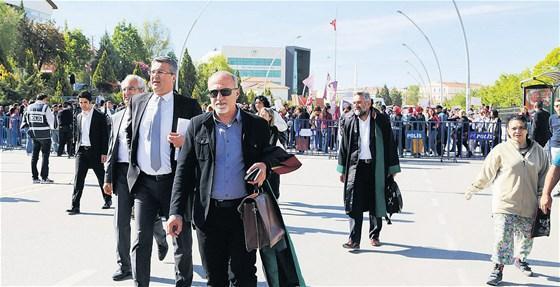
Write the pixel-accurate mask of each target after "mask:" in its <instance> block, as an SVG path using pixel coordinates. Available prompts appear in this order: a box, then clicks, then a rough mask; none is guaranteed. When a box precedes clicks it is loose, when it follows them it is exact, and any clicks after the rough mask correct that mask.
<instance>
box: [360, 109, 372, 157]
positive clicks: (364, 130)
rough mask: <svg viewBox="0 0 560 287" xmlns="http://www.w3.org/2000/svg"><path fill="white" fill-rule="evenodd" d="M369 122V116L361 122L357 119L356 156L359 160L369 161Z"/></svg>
mask: <svg viewBox="0 0 560 287" xmlns="http://www.w3.org/2000/svg"><path fill="white" fill-rule="evenodd" d="M370 122H371V115H368V116H367V119H366V120H365V121H363V120H362V119H361V118H360V117H358V123H359V125H360V154H359V156H358V158H359V159H371V151H370V150H369V133H370ZM374 132H375V131H374Z"/></svg>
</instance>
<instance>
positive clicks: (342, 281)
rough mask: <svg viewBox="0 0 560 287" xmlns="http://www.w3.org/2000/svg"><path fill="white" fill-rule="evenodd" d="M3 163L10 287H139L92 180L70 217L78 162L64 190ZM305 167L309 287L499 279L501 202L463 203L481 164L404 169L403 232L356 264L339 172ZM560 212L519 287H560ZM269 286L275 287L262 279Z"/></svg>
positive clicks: (163, 271)
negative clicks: (494, 252)
mask: <svg viewBox="0 0 560 287" xmlns="http://www.w3.org/2000/svg"><path fill="white" fill-rule="evenodd" d="M0 157H1V158H0V164H1V167H0V177H1V178H0V179H1V184H0V186H1V197H0V207H1V224H2V225H1V240H2V244H1V250H0V253H1V264H2V266H1V272H2V273H1V274H0V278H1V281H0V284H1V285H2V286H8V285H19V286H29V285H57V286H59V285H68V286H70V285H74V286H84V285H85V286H130V285H131V283H132V282H131V281H124V282H118V283H115V282H113V281H112V280H111V274H112V273H113V271H114V270H115V269H116V263H115V256H114V248H115V239H114V233H113V227H112V220H113V216H112V215H113V211H114V210H112V209H111V210H102V209H101V205H102V204H103V201H102V199H101V195H100V194H99V193H100V192H99V190H98V189H97V187H95V176H94V174H93V172H90V173H89V174H88V177H87V180H86V183H87V186H86V190H85V191H84V195H83V197H82V206H81V210H82V214H80V215H78V216H68V215H67V214H66V213H65V212H64V210H65V209H66V208H68V207H69V204H70V198H71V193H72V186H71V185H70V182H71V181H72V178H73V171H74V161H73V160H69V159H66V158H57V157H54V158H51V178H52V179H54V180H55V181H56V184H53V185H32V184H31V176H30V172H29V162H30V159H29V158H28V157H27V156H26V155H25V153H24V152H23V151H5V152H2V153H1V154H0ZM301 160H302V162H303V167H302V168H301V169H300V170H299V171H297V172H295V173H293V174H289V175H285V176H282V186H281V197H280V204H281V207H282V210H283V214H284V217H285V220H286V223H287V224H288V225H289V230H290V232H291V235H292V239H293V241H294V243H295V247H296V249H297V252H298V257H299V260H300V264H301V267H302V270H303V273H304V276H305V279H306V281H307V283H308V284H309V285H311V286H379V285H417V286H433V285H440V286H455V285H469V286H473V285H484V280H485V279H486V277H487V275H488V273H489V272H490V269H491V264H490V263H489V258H490V255H489V254H490V247H491V242H492V221H491V218H490V205H491V203H490V201H491V197H490V194H489V192H484V193H482V194H480V195H476V196H474V197H473V199H472V200H471V201H466V200H464V197H463V191H464V190H465V188H466V186H467V185H468V184H469V181H470V180H471V179H472V178H473V176H474V175H475V174H476V173H477V171H478V169H479V168H480V162H476V161H473V162H461V163H445V164H441V163H439V162H427V161H405V162H403V163H402V166H403V173H402V174H400V175H399V176H398V178H397V181H398V182H399V184H400V186H401V190H402V192H403V195H404V205H405V211H404V212H403V213H402V214H398V215H395V216H394V220H393V225H384V227H383V232H382V234H381V241H382V242H383V243H384V245H383V246H381V247H377V248H374V247H371V246H368V245H367V244H366V243H367V240H365V239H363V242H362V250H361V251H360V252H358V253H351V252H348V251H346V250H344V249H342V248H341V244H342V243H343V242H345V241H346V239H347V235H348V220H347V217H346V215H345V214H344V211H343V207H342V193H341V190H342V186H341V184H340V183H339V182H338V174H337V173H336V171H335V165H336V162H335V161H333V160H328V159H326V158H312V157H302V158H301ZM558 201H559V200H558V199H555V202H554V205H553V211H554V212H553V218H554V221H553V227H552V230H553V235H552V236H551V237H549V238H538V239H536V240H535V245H534V248H533V252H532V253H531V256H530V260H529V262H530V263H531V265H532V267H533V270H534V271H535V273H536V275H537V276H536V277H533V278H527V277H524V276H523V275H521V274H520V272H518V270H516V269H515V268H513V267H511V266H508V267H506V269H505V277H504V281H505V282H509V283H510V284H508V285H532V286H560V254H559V230H560V226H559V223H558V222H559V220H558V218H559V217H558V216H559V215H558V209H560V206H559V204H558ZM364 225H365V224H364ZM366 233H367V232H364V236H365V234H366ZM168 241H169V242H170V239H169V238H168ZM195 244H196V238H195ZM156 250H157V249H156V248H155V247H154V255H153V256H152V258H153V263H152V274H151V275H152V285H153V286H172V285H173V283H174V281H173V278H174V276H173V274H174V273H173V256H172V255H171V253H169V254H168V256H167V257H166V258H165V260H164V261H163V262H159V261H158V260H157V254H156V252H157V251H156ZM194 252H195V254H194V259H195V262H194V264H195V286H204V285H205V284H204V282H205V281H204V280H203V279H202V278H203V277H202V276H203V271H202V268H201V264H200V257H199V255H198V253H197V248H196V245H195V248H194ZM259 266H260V265H259ZM259 269H260V268H259ZM258 276H259V281H260V282H261V283H260V285H262V286H266V284H265V283H264V278H263V275H262V272H261V271H260V270H259V273H258Z"/></svg>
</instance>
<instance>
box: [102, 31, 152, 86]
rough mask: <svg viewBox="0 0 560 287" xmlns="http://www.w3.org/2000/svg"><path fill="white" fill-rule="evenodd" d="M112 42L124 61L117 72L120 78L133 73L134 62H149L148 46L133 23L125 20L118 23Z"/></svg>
mask: <svg viewBox="0 0 560 287" xmlns="http://www.w3.org/2000/svg"><path fill="white" fill-rule="evenodd" d="M111 43H113V46H114V47H115V50H116V51H117V53H118V54H119V56H120V58H121V61H122V69H121V70H120V71H118V73H117V74H116V76H117V77H118V78H119V79H124V77H126V75H128V74H130V73H132V71H133V69H134V62H144V63H146V62H148V61H147V59H148V51H147V50H146V46H145V45H144V42H142V39H141V38H140V35H139V33H138V30H137V29H136V28H135V27H134V26H132V24H130V23H128V24H127V23H126V22H124V21H123V22H120V23H118V24H117V26H115V29H114V30H113V35H112V37H111Z"/></svg>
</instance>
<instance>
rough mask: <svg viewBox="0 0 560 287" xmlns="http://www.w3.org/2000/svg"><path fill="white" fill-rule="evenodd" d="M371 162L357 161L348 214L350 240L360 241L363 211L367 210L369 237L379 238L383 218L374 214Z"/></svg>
mask: <svg viewBox="0 0 560 287" xmlns="http://www.w3.org/2000/svg"><path fill="white" fill-rule="evenodd" d="M372 164H373V163H368V164H365V163H362V162H359V163H358V167H357V168H356V179H355V182H354V204H353V206H352V212H351V213H350V214H349V216H350V240H351V241H352V242H353V243H358V244H359V243H360V240H361V237H362V223H363V221H364V211H369V234H368V238H369V239H377V240H379V234H380V233H381V228H382V227H383V218H382V217H377V216H375V179H374V176H373V174H374V173H373V165H372Z"/></svg>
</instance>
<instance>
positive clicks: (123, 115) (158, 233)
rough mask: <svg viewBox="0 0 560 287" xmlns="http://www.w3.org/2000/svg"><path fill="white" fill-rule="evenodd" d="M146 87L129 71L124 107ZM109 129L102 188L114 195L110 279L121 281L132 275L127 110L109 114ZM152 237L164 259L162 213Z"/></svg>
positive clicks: (123, 91) (123, 82)
mask: <svg viewBox="0 0 560 287" xmlns="http://www.w3.org/2000/svg"><path fill="white" fill-rule="evenodd" d="M145 90H146V84H145V81H144V79H142V78H141V77H139V76H136V75H128V76H126V78H125V79H124V80H123V81H122V82H121V91H122V95H123V101H124V103H125V107H128V103H129V100H130V98H131V97H133V96H134V95H137V94H142V93H144V92H145ZM111 120H112V125H111V126H112V129H111V134H110V139H109V152H108V154H107V161H106V162H105V183H104V184H103V190H104V191H105V194H107V195H111V194H112V193H113V192H114V193H115V195H116V196H117V204H116V206H115V215H114V221H113V223H114V224H113V225H114V227H115V239H116V246H117V248H116V256H117V264H118V266H119V267H118V269H117V271H116V272H115V273H114V274H113V280H115V281H121V280H125V279H131V278H132V265H131V263H130V218H131V213H132V207H133V205H134V199H133V198H132V196H131V194H130V189H129V188H128V182H127V178H126V174H127V172H128V165H129V156H128V151H129V150H128V144H127V142H126V124H127V122H128V111H126V110H124V109H123V110H120V111H118V112H117V113H115V114H114V115H113V116H112V117H111ZM154 239H155V240H156V242H157V246H158V259H159V260H160V261H161V260H163V259H165V256H166V254H167V251H168V249H169V247H168V245H167V241H166V239H165V231H164V230H163V225H162V221H161V217H160V216H159V215H158V216H156V217H155V222H154Z"/></svg>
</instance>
